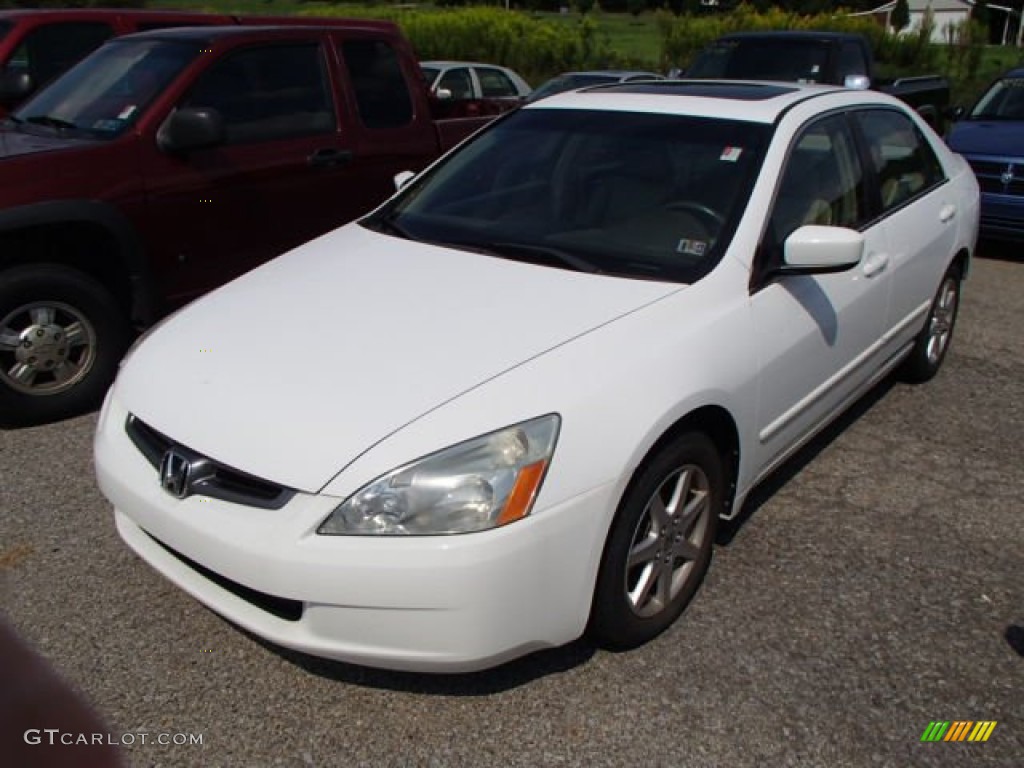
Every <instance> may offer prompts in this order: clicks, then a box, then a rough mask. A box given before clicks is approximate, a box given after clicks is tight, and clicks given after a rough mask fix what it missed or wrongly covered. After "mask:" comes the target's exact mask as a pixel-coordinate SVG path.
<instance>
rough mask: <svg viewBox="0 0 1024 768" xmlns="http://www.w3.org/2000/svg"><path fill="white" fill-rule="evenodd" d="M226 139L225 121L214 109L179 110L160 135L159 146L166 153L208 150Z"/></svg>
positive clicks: (167, 122)
mask: <svg viewBox="0 0 1024 768" xmlns="http://www.w3.org/2000/svg"><path fill="white" fill-rule="evenodd" d="M225 139H226V133H225V130H224V118H223V117H221V114H220V112H218V111H217V110H216V109H214V108H213V107H185V108H183V109H176V110H175V111H174V112H172V113H171V115H170V116H169V117H168V118H167V119H166V120H164V124H163V125H161V126H160V130H158V131H157V133H156V143H157V146H158V147H160V149H162V150H163V151H164V152H188V151H190V150H194V149H206V148H208V147H215V146H217V145H218V144H223V143H224V141H225Z"/></svg>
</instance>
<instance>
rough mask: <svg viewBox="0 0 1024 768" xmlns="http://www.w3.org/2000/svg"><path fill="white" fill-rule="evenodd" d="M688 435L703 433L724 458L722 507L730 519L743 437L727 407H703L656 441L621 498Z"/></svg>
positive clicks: (636, 468) (635, 470) (681, 418)
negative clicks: (660, 455)
mask: <svg viewBox="0 0 1024 768" xmlns="http://www.w3.org/2000/svg"><path fill="white" fill-rule="evenodd" d="M685 432H700V433H702V434H704V435H706V436H707V437H708V438H709V439H710V440H711V442H712V443H714V444H715V447H716V448H717V449H718V452H719V455H720V456H721V457H722V463H723V467H724V469H725V477H726V498H725V499H724V504H723V513H724V515H723V516H724V517H726V518H728V517H729V516H730V513H731V510H732V505H733V500H734V499H735V497H736V483H737V478H738V476H739V465H740V436H739V430H738V428H737V426H736V420H735V418H734V417H733V415H732V413H731V412H730V411H729V410H728V409H727V408H725V407H723V406H721V405H717V404H708V405H702V406H699V407H697V408H694V409H693V410H690V411H688V412H687V413H686V414H685V415H684V416H682V417H680V418H678V419H676V421H675V422H673V423H672V424H671V425H669V427H668V428H667V429H665V430H664V431H663V432H662V433H661V435H660V436H659V437H658V438H657V439H656V440H655V441H654V443H653V444H652V445H651V447H650V448H648V449H647V452H646V453H645V454H644V455H643V458H641V460H640V461H639V462H638V463H637V465H636V467H634V469H633V472H632V474H631V476H630V479H629V482H628V483H627V484H626V487H625V489H624V491H623V494H622V496H625V494H626V493H627V492H628V490H629V488H630V487H631V486H632V485H633V483H634V481H635V479H636V477H637V476H638V475H639V473H640V472H641V471H642V470H643V467H644V466H645V465H646V464H647V463H648V462H649V461H650V460H651V459H652V458H653V457H654V456H656V455H657V454H658V453H659V452H660V451H661V450H662V449H663V448H664V447H665V446H666V445H667V444H669V443H670V442H672V441H673V440H674V439H676V438H677V437H678V436H679V435H681V434H683V433H685Z"/></svg>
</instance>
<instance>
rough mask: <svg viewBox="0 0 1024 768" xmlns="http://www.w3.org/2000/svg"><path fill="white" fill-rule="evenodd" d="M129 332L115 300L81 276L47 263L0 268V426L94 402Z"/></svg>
mask: <svg viewBox="0 0 1024 768" xmlns="http://www.w3.org/2000/svg"><path fill="white" fill-rule="evenodd" d="M128 337H129V329H128V325H127V323H126V322H125V319H124V316H123V314H122V312H121V310H120V307H119V306H118V305H117V302H116V300H115V299H114V297H113V296H112V295H111V294H110V292H109V291H108V290H107V289H106V288H104V287H103V286H102V285H100V284H99V283H98V282H96V280H94V279H93V278H91V277H89V276H88V275H85V274H82V273H81V272H77V271H75V270H72V269H67V268H65V267H58V266H49V265H43V266H23V267H14V268H12V269H8V270H6V271H4V272H2V273H0V426H4V427H17V426H27V425H30V424H41V423H45V422H49V421H54V420H56V419H61V418H65V417H67V416H72V415H75V414H78V413H82V412H84V411H86V410H88V409H90V408H93V407H95V406H96V405H98V404H99V402H100V400H101V399H102V397H103V394H104V393H105V392H106V389H107V387H108V386H109V385H110V382H111V381H113V378H114V374H115V373H116V372H117V363H118V361H119V360H120V359H121V354H122V353H123V352H124V349H125V346H126V344H127V341H128Z"/></svg>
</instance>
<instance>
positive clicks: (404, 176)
mask: <svg viewBox="0 0 1024 768" xmlns="http://www.w3.org/2000/svg"><path fill="white" fill-rule="evenodd" d="M415 177H416V174H415V173H413V172H412V171H402V172H401V173H396V174H395V178H394V181H395V191H396V192H397V191H398V190H400V189H401V188H402V187H404V186H405V185H406V184H408V183H409V182H410V181H412V180H413V179H414V178H415Z"/></svg>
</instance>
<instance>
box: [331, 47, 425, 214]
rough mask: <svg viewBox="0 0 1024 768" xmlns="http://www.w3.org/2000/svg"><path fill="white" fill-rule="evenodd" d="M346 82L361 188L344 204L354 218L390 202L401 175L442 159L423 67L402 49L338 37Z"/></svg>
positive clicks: (354, 164) (350, 136)
mask: <svg viewBox="0 0 1024 768" xmlns="http://www.w3.org/2000/svg"><path fill="white" fill-rule="evenodd" d="M334 40H335V46H336V50H337V53H338V56H339V58H340V60H341V65H342V71H343V74H344V79H343V81H342V89H341V91H342V96H343V98H344V99H345V104H346V107H347V112H348V114H349V115H350V116H351V119H350V121H349V122H348V124H347V125H346V130H347V134H346V140H347V142H348V144H349V146H350V147H351V149H352V161H351V166H350V167H351V168H352V169H354V171H355V172H356V173H357V174H358V178H359V183H358V184H357V185H355V186H354V188H353V189H351V190H350V191H349V193H348V194H347V195H346V197H345V200H344V201H343V204H344V205H345V207H346V209H347V210H348V211H349V212H350V214H351V216H352V217H354V216H356V215H359V214H362V213H366V212H368V211H369V210H370V209H372V208H373V207H375V206H376V205H378V204H379V203H380V202H382V201H383V200H385V199H386V198H388V197H390V196H391V195H392V194H393V193H394V191H395V187H394V176H395V174H397V173H399V172H401V171H406V170H411V171H419V170H421V169H422V168H423V167H424V166H426V165H427V164H428V163H429V162H431V161H432V160H433V159H434V158H436V157H437V154H438V134H437V130H436V128H435V126H434V123H433V120H432V118H431V115H430V109H429V106H428V102H427V93H426V89H425V88H424V84H423V77H422V75H421V73H420V71H419V65H418V64H416V62H415V60H414V59H413V57H412V55H411V52H410V50H409V49H408V48H407V47H402V46H401V45H400V43H398V42H397V41H394V40H389V39H386V38H383V37H379V36H375V35H373V34H372V33H357V32H352V31H349V32H345V33H344V34H340V33H335V34H334Z"/></svg>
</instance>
